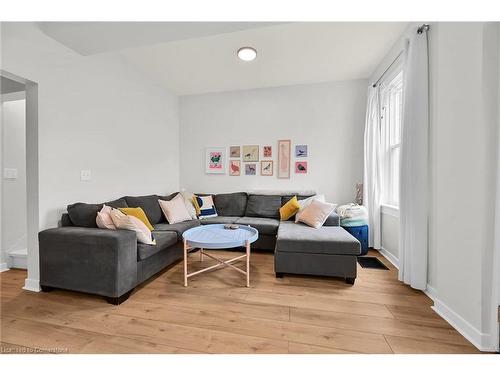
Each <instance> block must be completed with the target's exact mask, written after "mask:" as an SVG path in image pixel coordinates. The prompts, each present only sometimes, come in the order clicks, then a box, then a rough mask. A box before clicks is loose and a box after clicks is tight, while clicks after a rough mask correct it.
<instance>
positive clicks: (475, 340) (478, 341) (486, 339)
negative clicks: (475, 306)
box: [428, 287, 496, 352]
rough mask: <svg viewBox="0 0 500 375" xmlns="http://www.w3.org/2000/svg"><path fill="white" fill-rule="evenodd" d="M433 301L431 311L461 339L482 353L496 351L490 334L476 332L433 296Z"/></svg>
mask: <svg viewBox="0 0 500 375" xmlns="http://www.w3.org/2000/svg"><path fill="white" fill-rule="evenodd" d="M428 289H429V287H428ZM431 293H432V292H431ZM431 298H432V297H431ZM433 300H434V306H432V307H431V309H433V310H434V311H435V312H436V313H437V314H438V315H439V316H440V317H441V318H443V319H444V320H446V321H447V322H448V323H450V325H451V326H452V327H453V328H455V329H456V330H457V331H458V332H459V333H460V334H461V335H462V336H463V337H465V338H466V339H467V340H468V341H470V343H471V344H472V345H474V346H475V347H476V348H478V349H479V350H481V351H483V352H494V351H495V350H496V349H495V347H494V345H493V344H492V342H491V337H490V336H491V335H490V334H487V333H483V332H480V331H479V330H477V329H476V328H475V327H473V326H472V325H471V324H470V323H469V322H467V321H466V320H465V319H464V318H462V317H461V316H460V315H459V314H457V313H456V312H455V311H453V310H452V309H450V308H449V307H448V306H447V305H446V304H444V303H443V302H442V301H440V300H439V299H438V298H437V297H436V296H434V298H433Z"/></svg>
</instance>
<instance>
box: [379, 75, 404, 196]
mask: <svg viewBox="0 0 500 375" xmlns="http://www.w3.org/2000/svg"><path fill="white" fill-rule="evenodd" d="M380 99H381V112H380V113H381V127H382V128H381V135H382V150H383V158H382V163H383V165H382V171H383V180H384V186H383V189H382V201H383V203H385V204H388V205H391V206H399V158H400V149H401V122H402V120H403V119H402V113H403V72H402V70H401V68H400V67H399V68H398V69H395V70H394V71H393V72H392V74H391V75H388V76H387V78H386V79H385V80H384V82H382V83H381V84H380Z"/></svg>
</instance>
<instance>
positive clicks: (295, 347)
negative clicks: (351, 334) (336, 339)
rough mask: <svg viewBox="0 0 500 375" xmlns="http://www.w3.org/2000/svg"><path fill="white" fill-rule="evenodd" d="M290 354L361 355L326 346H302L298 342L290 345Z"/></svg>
mask: <svg viewBox="0 0 500 375" xmlns="http://www.w3.org/2000/svg"><path fill="white" fill-rule="evenodd" d="M288 352H289V353H290V354H360V353H358V352H350V351H348V350H341V349H335V348H328V347H325V346H318V345H310V344H302V343H298V342H290V343H289V345H288Z"/></svg>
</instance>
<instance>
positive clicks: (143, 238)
mask: <svg viewBox="0 0 500 375" xmlns="http://www.w3.org/2000/svg"><path fill="white" fill-rule="evenodd" d="M110 216H111V220H113V223H114V224H115V227H116V229H125V230H132V231H134V232H135V233H136V234H137V241H139V242H140V243H144V244H146V245H156V241H155V240H153V238H152V236H151V231H150V230H149V229H148V227H147V226H146V224H144V223H143V222H142V221H141V220H139V219H138V218H136V217H135V216H132V215H125V214H124V213H123V212H121V211H120V210H115V209H112V210H111V213H110Z"/></svg>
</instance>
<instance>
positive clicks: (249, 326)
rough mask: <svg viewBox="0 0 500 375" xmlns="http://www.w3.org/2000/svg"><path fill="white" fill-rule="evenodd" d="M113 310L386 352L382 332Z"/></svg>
mask: <svg viewBox="0 0 500 375" xmlns="http://www.w3.org/2000/svg"><path fill="white" fill-rule="evenodd" d="M113 313H115V314H122V315H124V316H135V317H137V318H143V319H152V320H158V321H165V322H174V323H176V324H182V325H189V326H195V327H200V328H207V329H213V330H217V331H222V332H228V333H229V332H234V333H238V334H241V335H245V336H256V337H261V338H268V339H274V340H287V341H294V342H301V343H308V344H313V345H321V346H326V347H330V348H337V349H343V350H357V351H360V352H365V353H390V352H391V351H390V348H389V347H388V345H387V343H386V341H385V339H384V338H383V336H382V335H379V334H372V333H367V332H361V331H352V330H349V329H337V328H334V327H319V326H311V325H307V324H301V323H299V324H298V323H294V322H288V321H276V320H271V319H258V318H251V317H248V316H242V315H240V314H232V313H226V314H220V313H219V312H213V311H203V310H202V311H196V310H192V309H189V308H182V307H178V306H164V305H160V304H155V303H135V304H134V305H133V306H125V305H123V306H120V307H119V308H118V309H117V310H115V311H114V312H113Z"/></svg>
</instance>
